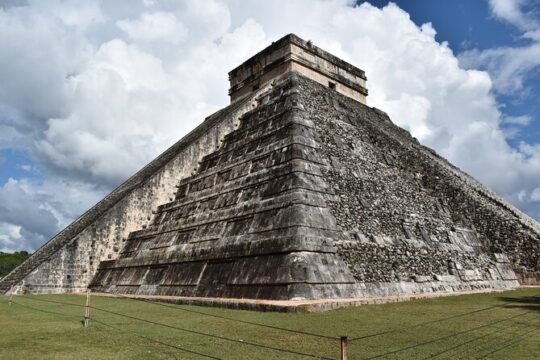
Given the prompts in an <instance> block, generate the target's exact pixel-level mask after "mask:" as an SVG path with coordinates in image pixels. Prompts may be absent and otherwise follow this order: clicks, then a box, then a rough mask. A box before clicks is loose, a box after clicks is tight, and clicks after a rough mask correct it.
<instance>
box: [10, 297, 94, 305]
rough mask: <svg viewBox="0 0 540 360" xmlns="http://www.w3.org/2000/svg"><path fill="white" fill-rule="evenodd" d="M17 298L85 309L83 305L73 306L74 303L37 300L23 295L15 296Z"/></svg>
mask: <svg viewBox="0 0 540 360" xmlns="http://www.w3.org/2000/svg"><path fill="white" fill-rule="evenodd" d="M17 297H18V298H20V299H28V300H34V301H41V302H47V303H52V304H60V305H66V306H77V307H85V306H84V305H83V304H75V303H68V302H63V301H54V300H45V299H39V298H37V297H33V296H23V295H19V296H17Z"/></svg>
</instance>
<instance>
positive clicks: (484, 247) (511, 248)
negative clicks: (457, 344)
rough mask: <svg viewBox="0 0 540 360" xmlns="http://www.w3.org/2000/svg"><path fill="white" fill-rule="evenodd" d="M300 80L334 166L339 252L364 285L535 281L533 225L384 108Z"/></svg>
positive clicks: (450, 286)
mask: <svg viewBox="0 0 540 360" xmlns="http://www.w3.org/2000/svg"><path fill="white" fill-rule="evenodd" d="M300 83H301V86H300V88H301V90H300V91H299V93H300V94H302V102H303V103H304V106H305V107H306V109H307V111H308V112H309V114H310V118H311V119H312V120H313V122H314V124H315V127H316V128H317V130H318V134H319V136H320V141H321V143H322V146H321V154H322V155H323V156H324V157H325V158H326V159H327V161H328V162H329V163H330V164H331V166H329V167H328V168H327V170H326V171H324V172H323V174H324V175H325V179H326V181H327V182H328V183H329V184H330V186H331V187H332V188H333V190H334V193H335V194H334V195H333V196H331V197H329V198H328V203H329V205H330V207H331V209H332V214H333V215H334V217H335V218H336V222H337V224H338V226H339V228H340V229H342V230H343V231H344V232H345V234H347V235H348V239H347V240H346V241H339V242H337V243H336V246H338V248H339V249H340V250H339V251H340V253H341V255H342V258H343V259H344V260H345V261H346V262H347V263H348V265H349V268H350V269H351V271H352V273H353V275H354V276H355V279H356V280H357V281H359V282H363V283H365V284H378V285H375V286H374V287H375V288H377V287H379V290H377V291H380V289H382V288H383V287H384V286H383V285H382V284H384V283H386V284H389V283H392V282H393V283H394V284H399V283H401V284H404V286H405V288H407V291H411V290H414V289H415V288H416V289H418V290H420V291H423V290H421V289H422V288H427V289H429V287H432V288H434V289H439V290H456V289H464V288H467V287H469V288H472V289H475V288H482V287H493V286H495V285H496V284H500V286H502V287H506V286H509V285H510V286H511V284H512V283H514V284H516V285H517V282H516V280H517V279H518V278H519V280H520V281H521V282H522V283H538V280H539V279H540V277H539V274H540V264H539V255H540V231H539V229H538V224H537V223H536V222H535V221H534V220H532V219H530V218H528V217H527V216H526V215H524V214H523V213H521V212H520V211H519V210H517V209H515V208H514V207H513V206H511V205H509V204H508V203H506V202H505V201H504V200H502V199H501V198H499V197H498V196H497V195H495V194H493V193H492V192H491V191H489V190H487V189H486V188H485V187H484V186H482V185H480V184H479V183H478V182H477V181H476V180H474V179H472V178H471V177H470V176H468V175H466V174H464V173H463V172H461V171H459V170H458V169H457V168H455V167H453V166H452V165H450V164H449V163H448V162H447V161H446V160H444V159H442V158H440V157H439V156H438V155H436V154H435V152H434V151H433V150H430V149H428V148H426V147H424V146H422V145H420V144H419V143H418V142H417V141H416V139H414V138H412V137H411V136H410V134H409V133H408V132H406V131H405V130H403V129H401V128H399V127H397V126H395V125H394V124H393V123H392V122H391V121H390V119H389V118H388V116H387V115H386V114H384V113H383V112H381V111H379V110H376V109H371V108H369V107H367V106H364V105H362V104H358V103H355V102H352V101H350V100H349V99H347V98H345V97H343V96H339V94H336V93H335V92H329V91H327V90H326V89H324V88H322V87H320V86H315V85H314V84H313V83H312V82H310V81H309V80H307V79H301V81H300ZM507 256H508V257H507ZM513 270H515V272H516V273H517V274H518V276H517V277H516V275H515V273H514V271H513ZM505 282H506V285H505V284H504V283H505ZM406 283H409V285H405V284H406ZM514 286H515V285H514ZM415 291H416V290H415Z"/></svg>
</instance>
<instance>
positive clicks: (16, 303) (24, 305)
mask: <svg viewBox="0 0 540 360" xmlns="http://www.w3.org/2000/svg"><path fill="white" fill-rule="evenodd" d="M12 304H15V305H17V306H20V307H24V308H27V309H31V310H34V311H39V312H42V313H46V314H52V315H59V316H64V317H69V318H74V319H80V318H81V317H80V316H77V315H68V314H62V313H59V312H55V311H49V310H43V309H38V308H36V307H33V306H30V305H26V304H21V303H19V302H16V301H13V302H12Z"/></svg>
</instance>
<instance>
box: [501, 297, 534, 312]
mask: <svg viewBox="0 0 540 360" xmlns="http://www.w3.org/2000/svg"><path fill="white" fill-rule="evenodd" d="M498 299H499V300H501V301H503V302H505V303H509V304H508V305H507V306H505V307H506V308H514V309H515V308H521V309H527V310H531V311H538V312H540V295H537V296H536V295H535V296H519V297H499V298H498Z"/></svg>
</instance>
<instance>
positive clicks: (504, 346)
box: [480, 329, 538, 359]
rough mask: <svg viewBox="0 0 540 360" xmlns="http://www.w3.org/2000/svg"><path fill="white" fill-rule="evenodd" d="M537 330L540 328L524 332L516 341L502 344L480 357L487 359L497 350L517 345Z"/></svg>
mask: <svg viewBox="0 0 540 360" xmlns="http://www.w3.org/2000/svg"><path fill="white" fill-rule="evenodd" d="M537 331H538V329H533V330H531V331H528V332H527V333H525V334H523V335H522V336H519V337H517V338H515V339H514V341H511V342H508V343H506V344H505V345H503V346H501V347H499V348H497V349H494V350H492V351H490V352H488V353H487V354H484V355H482V357H481V358H480V359H485V358H486V357H487V356H488V355H491V354H494V353H496V352H497V351H501V350H503V349H506V348H508V347H510V346H512V345H515V344H517V343H518V342H520V341H523V340H525V338H527V337H528V336H530V335H531V334H532V333H533V332H537Z"/></svg>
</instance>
